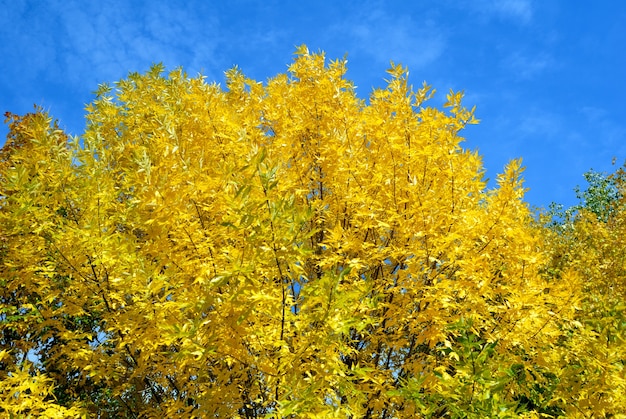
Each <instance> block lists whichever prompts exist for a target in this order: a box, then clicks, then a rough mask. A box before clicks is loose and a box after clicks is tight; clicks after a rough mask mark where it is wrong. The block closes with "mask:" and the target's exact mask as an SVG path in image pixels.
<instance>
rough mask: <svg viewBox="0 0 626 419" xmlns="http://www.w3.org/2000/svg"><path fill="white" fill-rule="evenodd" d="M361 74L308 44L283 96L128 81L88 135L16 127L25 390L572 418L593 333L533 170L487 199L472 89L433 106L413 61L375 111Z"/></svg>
mask: <svg viewBox="0 0 626 419" xmlns="http://www.w3.org/2000/svg"><path fill="white" fill-rule="evenodd" d="M345 74H346V61H345V60H337V61H332V62H330V63H328V62H327V61H326V60H325V57H324V54H322V53H317V54H313V53H311V52H309V51H308V49H307V48H306V47H305V46H302V47H299V48H298V50H297V53H296V59H295V60H294V62H293V63H292V64H291V65H290V67H289V71H288V72H287V73H286V74H281V75H278V76H276V77H274V78H272V79H270V80H268V81H267V82H266V83H260V82H257V81H254V80H251V79H249V78H247V77H246V76H245V75H244V74H243V73H242V71H241V70H239V69H237V68H235V69H233V70H230V71H228V72H227V73H226V87H225V88H222V87H221V86H219V85H217V84H207V83H206V82H205V80H204V78H203V77H202V76H198V77H195V78H190V77H188V76H187V75H186V74H185V73H184V72H183V71H182V70H180V69H179V70H175V71H172V72H170V73H169V74H165V71H164V68H163V67H162V66H154V67H153V68H152V69H151V70H150V71H148V72H147V73H146V74H137V73H133V74H131V75H129V77H128V78H127V79H125V80H122V81H120V82H118V83H116V84H115V85H114V86H113V87H108V86H104V85H103V86H101V87H100V88H99V89H98V92H97V95H96V98H95V100H94V102H93V103H92V104H90V105H88V107H87V121H88V123H87V128H86V131H85V133H84V134H83V135H82V136H81V138H80V139H68V138H67V137H66V136H65V135H64V134H63V133H62V132H60V131H59V130H58V129H56V127H55V126H54V125H51V121H50V119H49V118H48V117H47V116H46V115H45V114H44V113H41V112H36V113H34V114H32V115H29V116H25V117H21V118H20V117H13V116H11V117H10V118H9V119H10V121H9V122H10V123H11V125H10V128H11V138H10V139H11V141H10V142H9V143H8V144H9V145H8V146H7V147H6V148H5V149H4V151H3V154H2V159H1V160H0V161H1V163H2V168H1V172H0V185H1V188H2V189H1V191H0V193H1V194H2V203H1V205H2V206H1V207H0V221H1V222H2V224H1V225H2V232H1V233H0V238H1V239H2V243H1V244H2V253H1V257H2V265H1V269H2V281H3V282H2V286H3V288H2V292H3V294H2V312H1V314H0V316H2V317H0V319H1V320H2V322H3V327H4V330H5V331H3V335H2V341H1V345H2V347H1V349H2V350H3V351H5V352H3V354H4V355H3V356H4V359H5V360H4V361H2V362H3V363H4V364H5V365H6V366H7V367H10V370H11V371H15V373H12V374H14V375H11V377H19V379H18V378H16V380H17V381H15V382H10V383H9V384H7V386H9V390H7V391H9V392H10V391H14V393H13V394H15V392H16V391H17V392H19V391H20V390H15V389H14V390H11V388H14V387H15V386H20V385H21V384H20V383H21V381H19V380H25V379H26V378H25V376H23V374H22V375H18V374H21V373H19V371H23V370H24V368H25V366H26V365H28V364H27V362H26V359H27V358H29V357H30V358H31V359H33V360H34V361H36V362H34V363H33V364H32V366H30V367H29V368H30V373H31V374H32V376H33V377H35V378H36V377H41V378H40V379H38V380H39V382H41V383H45V385H47V386H53V387H54V396H56V398H57V400H58V403H57V404H55V406H58V407H59V409H62V408H66V409H68V411H69V410H70V409H75V408H76V409H79V408H80V409H82V410H81V412H83V413H84V414H90V415H99V417H120V416H122V417H135V416H136V417H157V416H159V417H247V418H255V417H366V418H373V417H380V418H383V417H387V418H390V417H416V416H418V417H419V415H423V416H425V417H442V416H449V417H498V416H500V417H511V416H513V415H517V414H519V415H521V414H523V413H525V412H530V413H529V414H531V413H534V414H536V415H539V414H544V415H553V416H555V415H558V414H560V413H559V412H561V410H560V409H561V408H562V407H563V405H564V403H565V400H566V398H565V396H563V393H562V392H559V391H561V387H558V386H559V383H562V382H570V381H567V380H570V378H571V377H572V376H571V374H570V372H569V371H570V370H568V369H567V368H565V366H564V364H563V362H562V359H563V350H564V348H570V347H571V346H572V345H575V346H576V347H577V348H583V346H584V345H583V344H584V343H585V342H588V341H589V339H592V337H593V334H592V332H591V330H592V329H591V327H589V328H588V327H587V326H586V325H584V324H583V319H581V317H580V310H581V305H582V304H583V302H582V297H581V290H584V289H585V287H584V284H582V283H581V276H580V275H579V273H580V272H579V271H580V270H577V269H565V268H563V269H561V267H560V268H559V269H560V271H559V275H558V277H557V276H554V275H549V274H546V270H547V269H546V266H547V265H549V264H550V263H551V262H550V263H549V262H548V261H550V259H549V257H550V256H552V255H551V254H546V252H545V251H544V247H543V236H542V235H543V234H547V233H545V231H544V230H541V229H539V228H538V227H536V226H535V225H534V223H533V218H532V214H531V213H530V211H529V209H528V206H527V204H526V203H525V202H524V201H523V196H524V188H523V185H522V178H521V174H522V170H523V169H522V166H521V162H520V161H518V160H514V161H512V162H511V163H510V164H509V165H508V166H507V167H506V168H505V169H504V172H503V174H502V175H500V176H499V177H498V183H497V188H495V189H493V190H486V184H485V181H484V180H483V172H484V169H483V167H482V162H481V158H480V156H479V155H478V154H477V153H476V152H472V151H469V150H466V149H464V148H463V147H462V146H461V142H462V138H461V137H460V136H459V132H460V130H461V129H462V128H463V127H464V126H465V125H466V124H468V123H474V122H476V119H475V117H474V110H473V109H467V108H465V107H464V105H463V103H462V97H463V94H462V93H461V92H450V94H449V95H448V97H447V102H446V105H445V108H446V109H447V110H444V111H442V110H438V109H435V108H432V107H427V106H426V101H427V100H428V99H429V98H431V97H432V95H433V94H434V90H433V89H432V88H431V87H430V86H429V85H427V84H424V85H423V86H422V87H421V88H420V89H418V90H417V91H414V90H413V88H412V86H411V85H410V84H409V79H408V71H407V69H406V68H404V67H402V66H400V65H395V64H392V66H391V69H390V70H389V72H388V77H389V80H387V86H386V87H384V88H382V89H377V90H374V91H373V92H372V93H371V95H370V97H369V100H368V101H364V100H362V99H359V98H358V97H357V96H356V91H355V87H354V85H353V84H352V83H351V82H350V81H349V80H347V79H346V78H345ZM551 272H554V270H553V271H551ZM616 310H617V308H616ZM597 324H598V326H597V327H598V328H602V329H601V330H609V326H600V323H597ZM579 329H581V330H582V329H584V333H582V332H581V333H580V334H577V331H578V330H579ZM593 330H595V329H593ZM611 330H613V329H611ZM598 333H599V332H598ZM611 333H612V332H611ZM611 336H613V335H611ZM568 345H569V346H568ZM581 351H582V349H581ZM580 356H581V357H584V356H583V354H582V352H581V353H580ZM607 356H612V357H616V356H618V355H615V354H613V353H611V354H608V352H607ZM611 359H613V358H611ZM581 362H582V361H581ZM585 362H588V360H586V361H585ZM589 362H590V361H589ZM586 365H588V364H586ZM594 365H595V364H594ZM594 368H595V366H594ZM7 370H9V369H7ZM588 376H589V377H590V378H589V380H591V379H592V378H593V377H595V376H594V375H593V374H591V373H589V374H588ZM593 379H594V380H595V378H593ZM559 380H561V381H559ZM611 380H613V381H610V382H611V383H612V384H615V383H616V381H615V379H614V378H611ZM590 382H591V381H590ZM608 382H609V381H608V380H607V383H608ZM594 383H595V381H594ZM572 385H573V384H572ZM594 385H595V384H594ZM579 387H580V388H579V389H578V390H576V391H579V393H577V394H582V392H583V391H589V390H588V389H586V387H585V386H584V385H582V384H581V385H580V386H579ZM50 388H52V387H50ZM32 394H35V393H32ZM38 394H41V395H42V396H41V397H43V398H44V399H45V401H46V402H47V401H51V400H52V396H51V395H50V394H51V393H50V392H48V393H38ZM582 399H584V397H582V396H581V397H579V398H578V399H576V400H582ZM11 400H12V399H11ZM567 400H569V399H567ZM4 408H5V409H8V408H7V407H4ZM7 411H8V410H7ZM77 412H78V411H77Z"/></svg>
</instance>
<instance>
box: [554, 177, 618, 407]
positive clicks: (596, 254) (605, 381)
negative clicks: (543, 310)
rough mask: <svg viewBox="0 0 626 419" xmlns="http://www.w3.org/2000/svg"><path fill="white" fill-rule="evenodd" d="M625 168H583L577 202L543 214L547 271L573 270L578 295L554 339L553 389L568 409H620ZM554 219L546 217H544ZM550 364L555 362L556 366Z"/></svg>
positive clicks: (558, 274) (556, 275) (559, 272)
mask: <svg viewBox="0 0 626 419" xmlns="http://www.w3.org/2000/svg"><path fill="white" fill-rule="evenodd" d="M625 175H626V172H624V169H623V168H620V169H618V170H616V171H615V173H613V174H611V175H606V174H600V173H597V172H594V171H590V172H587V173H585V179H586V180H587V182H588V187H587V188H586V189H584V190H581V189H580V188H576V194H577V196H578V198H579V200H580V203H579V204H578V205H576V206H574V207H572V208H569V209H567V210H565V211H562V210H561V211H557V210H554V209H553V211H551V212H548V213H546V214H544V215H543V217H544V218H543V222H544V223H545V225H546V227H545V228H546V230H545V234H544V235H545V242H546V244H545V248H546V249H547V250H548V252H549V256H550V257H549V259H548V260H549V262H548V265H547V272H548V274H549V275H550V276H552V277H554V278H558V277H559V276H560V275H561V273H562V272H564V271H566V270H575V271H576V272H577V273H578V275H579V277H580V278H582V280H583V282H582V284H583V291H584V292H583V296H584V297H583V298H582V300H581V301H580V303H579V304H578V307H577V312H578V314H577V316H576V318H575V322H574V323H572V327H570V328H569V332H568V333H567V334H566V335H565V338H564V339H562V341H561V342H560V345H559V346H561V350H560V355H559V356H558V357H557V358H558V359H560V360H561V363H562V365H561V367H560V372H558V373H557V376H558V377H559V386H558V389H557V392H558V393H560V397H561V398H562V399H563V400H564V401H565V402H566V405H567V406H568V407H569V409H568V413H569V415H570V416H581V417H595V416H594V415H598V416H599V417H621V416H619V415H620V414H622V415H623V412H626V402H625V401H624V397H623V395H624V394H625V393H626V380H625V379H624V367H625V363H626V318H625V316H624V309H625V308H626V306H625V305H624V301H626V248H625V247H624V237H625V235H626V199H625V197H626V195H625V192H626V177H625ZM554 215H557V217H556V219H557V221H556V222H555V221H553V222H549V221H548V220H549V219H551V218H555V217H554ZM557 370H558V369H557Z"/></svg>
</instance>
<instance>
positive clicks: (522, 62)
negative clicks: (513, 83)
mask: <svg viewBox="0 0 626 419" xmlns="http://www.w3.org/2000/svg"><path fill="white" fill-rule="evenodd" d="M554 64H555V62H554V59H553V58H552V57H551V56H550V55H549V54H547V53H533V54H525V53H523V52H520V51H514V52H512V53H510V54H509V55H507V56H505V58H504V59H503V61H502V67H503V68H504V70H505V71H507V72H508V73H509V75H510V77H511V78H515V79H532V78H534V77H536V76H538V75H540V74H541V73H543V72H544V71H546V70H548V69H550V68H551V67H552V66H554Z"/></svg>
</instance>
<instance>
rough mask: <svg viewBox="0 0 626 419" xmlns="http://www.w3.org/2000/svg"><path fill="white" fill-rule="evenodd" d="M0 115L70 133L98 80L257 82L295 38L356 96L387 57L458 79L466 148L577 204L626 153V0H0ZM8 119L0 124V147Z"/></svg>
mask: <svg viewBox="0 0 626 419" xmlns="http://www.w3.org/2000/svg"><path fill="white" fill-rule="evenodd" d="M0 6H1V7H0V27H1V28H2V30H1V31H0V57H1V61H0V111H2V113H4V112H5V111H11V112H13V113H18V114H21V113H26V112H29V111H31V110H32V108H33V104H39V105H41V106H43V107H44V108H45V109H46V110H48V111H49V112H50V113H51V114H52V115H53V116H54V117H55V118H57V119H58V120H59V122H60V125H61V127H62V128H64V129H66V130H67V131H68V132H69V133H71V134H73V135H80V133H81V131H82V129H83V127H84V122H83V121H84V107H85V105H86V104H87V103H89V102H90V101H91V100H92V99H93V95H92V92H93V91H94V90H95V89H96V87H97V85H98V84H99V83H102V82H115V81H117V80H119V79H121V78H124V77H125V76H126V75H127V74H128V72H130V71H139V72H144V71H146V70H147V69H148V68H149V67H150V65H151V63H156V62H163V63H164V64H165V65H166V67H167V68H168V69H173V68H175V67H178V66H182V67H183V68H184V69H185V70H186V71H187V72H188V73H189V74H190V75H196V74H197V73H199V72H202V73H203V74H204V75H206V76H207V77H208V79H209V80H215V81H218V82H219V81H223V72H224V71H225V70H227V69H229V68H231V67H232V66H233V65H238V66H240V67H241V68H242V70H243V71H244V73H246V74H247V75H248V76H250V77H252V78H255V79H257V80H260V81H264V80H266V79H267V78H269V77H271V76H273V75H275V74H277V73H280V72H284V71H285V70H286V68H287V65H288V64H289V63H290V62H291V60H292V57H293V52H294V51H295V47H296V46H297V45H300V44H303V43H305V44H307V45H308V46H309V49H310V50H313V51H317V50H323V51H325V52H326V54H327V56H328V58H330V59H335V58H341V57H343V56H344V55H346V54H347V57H348V67H349V72H348V77H349V78H350V79H352V80H353V81H355V83H356V84H357V86H358V89H357V92H358V94H359V96H361V97H362V98H367V97H368V95H369V93H370V91H371V89H372V88H373V87H375V86H376V87H380V86H383V85H384V82H383V79H384V78H385V77H386V74H385V70H386V69H387V68H388V67H389V61H390V60H393V61H394V62H399V63H402V64H404V65H406V66H408V67H409V70H410V79H411V82H412V83H413V84H414V85H415V86H419V85H421V83H422V82H423V81H427V82H428V83H429V84H432V85H433V86H434V87H435V88H436V89H437V91H438V94H437V95H436V96H435V99H433V101H432V102H431V103H432V104H433V105H435V106H439V105H440V104H441V103H442V102H443V99H444V97H445V93H446V92H447V91H448V90H449V89H450V88H453V89H455V90H461V89H462V90H464V91H465V93H466V104H467V105H469V106H471V105H476V108H477V111H476V112H477V116H478V118H480V119H481V124H480V125H477V126H472V127H469V128H468V129H467V130H466V131H465V132H464V136H465V138H466V139H467V141H466V143H465V146H466V147H467V148H470V149H478V150H479V152H480V153H481V154H482V155H483V158H484V163H485V167H486V169H487V177H488V178H490V179H494V178H495V177H496V175H497V173H499V172H501V170H502V168H503V166H504V165H505V164H506V162H507V161H508V160H509V159H511V158H517V157H522V158H523V160H524V164H525V166H526V173H525V178H526V186H527V187H528V188H530V191H529V192H528V194H527V195H526V198H527V201H528V202H529V203H530V204H532V205H537V206H547V205H548V204H549V203H550V202H552V201H556V202H560V203H564V204H566V205H571V204H573V203H575V199H574V192H573V188H574V187H575V186H576V185H579V184H580V185H583V184H584V179H583V177H582V174H583V173H584V172H585V171H587V170H589V169H590V168H593V169H595V170H599V171H612V170H613V166H611V160H612V158H613V157H615V158H617V161H618V164H621V163H623V162H624V160H625V159H626V117H625V111H624V100H625V98H626V1H620V0H615V1H612V0H597V1H582V0H465V1H462V0H459V1H452V0H404V1H400V0H397V1H393V0H388V1H349V0H317V1H305V0H295V1H272V0H263V1H243V0H230V1H225V0H219V1H217V0H216V1H208V0H207V1H201V0H195V1H194V0H191V1H174V0H169V1H163V0H146V1H114V0H113V1H106V0H100V1H80V0H59V1H56V0H31V1H28V0H0ZM6 132H7V128H6V126H5V125H2V127H1V128H0V143H2V142H4V139H5V137H6Z"/></svg>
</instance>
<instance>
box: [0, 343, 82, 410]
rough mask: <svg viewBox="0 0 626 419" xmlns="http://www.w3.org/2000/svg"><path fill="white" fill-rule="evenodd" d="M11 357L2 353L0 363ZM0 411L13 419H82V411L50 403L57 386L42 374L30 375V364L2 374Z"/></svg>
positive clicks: (77, 408)
mask: <svg viewBox="0 0 626 419" xmlns="http://www.w3.org/2000/svg"><path fill="white" fill-rule="evenodd" d="M7 356H8V353H7V351H6V350H2V351H0V362H3V361H4V359H5V358H6V357H7ZM0 378H1V379H2V380H1V381H0V411H1V412H2V413H4V414H7V415H8V416H6V417H10V418H42V419H54V418H59V419H61V418H81V417H85V416H84V414H83V412H82V411H81V409H80V408H79V407H76V406H73V407H70V408H66V407H64V406H61V405H59V404H57V403H55V402H54V401H53V400H51V396H52V390H53V388H54V382H53V380H51V379H50V378H48V377H46V376H45V375H43V374H40V373H38V372H37V373H35V374H34V375H31V374H30V373H29V371H28V364H26V363H24V364H23V365H22V367H21V368H20V369H18V370H11V371H3V372H2V373H0Z"/></svg>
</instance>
